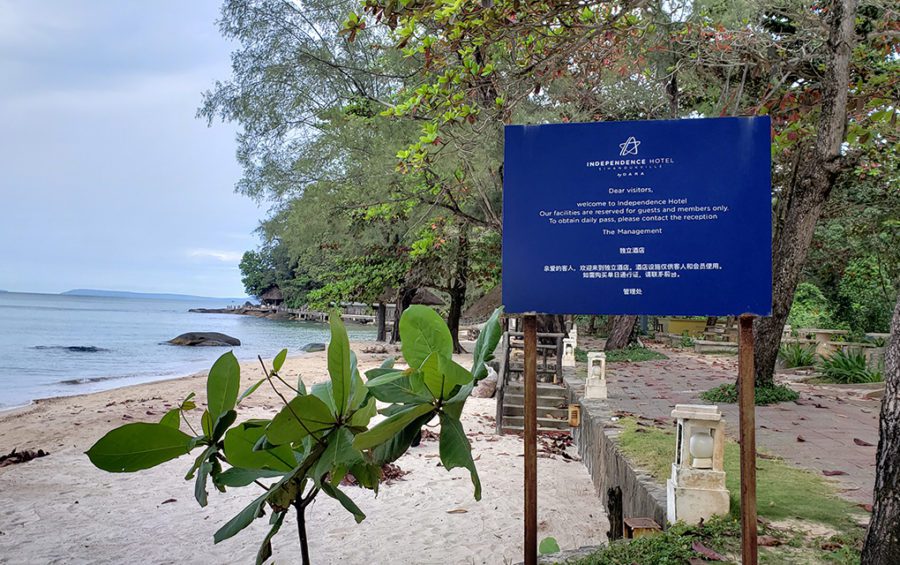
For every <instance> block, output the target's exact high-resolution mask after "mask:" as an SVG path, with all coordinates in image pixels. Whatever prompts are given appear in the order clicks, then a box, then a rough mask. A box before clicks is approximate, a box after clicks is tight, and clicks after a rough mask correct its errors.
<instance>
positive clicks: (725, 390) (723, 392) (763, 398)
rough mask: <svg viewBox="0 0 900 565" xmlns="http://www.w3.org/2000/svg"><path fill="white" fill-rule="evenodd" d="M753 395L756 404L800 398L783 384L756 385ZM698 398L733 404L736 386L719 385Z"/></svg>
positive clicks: (729, 384)
mask: <svg viewBox="0 0 900 565" xmlns="http://www.w3.org/2000/svg"><path fill="white" fill-rule="evenodd" d="M754 397H755V400H756V405H757V406H767V405H769V404H777V403H779V402H793V401H795V400H797V399H798V398H800V395H799V394H797V392H796V391H794V390H792V389H790V388H788V387H786V386H784V385H775V386H772V387H756V388H755V394H754ZM700 398H702V399H703V400H705V401H707V402H711V403H713V404H734V403H736V402H737V401H738V391H737V386H735V384H734V383H728V384H724V385H719V386H717V387H715V388H711V389H709V390H708V391H706V392H703V393H701V394H700Z"/></svg>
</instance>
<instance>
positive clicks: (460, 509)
mask: <svg viewBox="0 0 900 565" xmlns="http://www.w3.org/2000/svg"><path fill="white" fill-rule="evenodd" d="M466 512H468V510H466V509H465V508H454V509H453V510H447V514H465V513H466Z"/></svg>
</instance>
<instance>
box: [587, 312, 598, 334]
mask: <svg viewBox="0 0 900 565" xmlns="http://www.w3.org/2000/svg"><path fill="white" fill-rule="evenodd" d="M595 331H597V316H591V317H590V318H588V327H587V333H588V335H594V332H595Z"/></svg>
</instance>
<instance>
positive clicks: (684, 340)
mask: <svg viewBox="0 0 900 565" xmlns="http://www.w3.org/2000/svg"><path fill="white" fill-rule="evenodd" d="M679 345H680V346H681V347H685V348H687V347H694V338H692V337H691V335H690V334H689V333H688V332H687V330H685V331H684V332H683V333H682V334H681V343H680V344H679Z"/></svg>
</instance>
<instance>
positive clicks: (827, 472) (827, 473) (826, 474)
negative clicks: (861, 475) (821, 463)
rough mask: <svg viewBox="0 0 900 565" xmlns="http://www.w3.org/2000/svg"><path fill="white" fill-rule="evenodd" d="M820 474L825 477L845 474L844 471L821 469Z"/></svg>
mask: <svg viewBox="0 0 900 565" xmlns="http://www.w3.org/2000/svg"><path fill="white" fill-rule="evenodd" d="M822 474H823V475H825V476H826V477H836V476H838V475H846V474H847V472H846V471H822Z"/></svg>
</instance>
